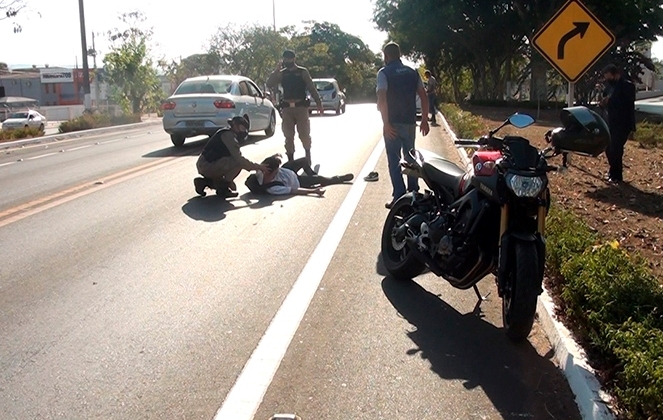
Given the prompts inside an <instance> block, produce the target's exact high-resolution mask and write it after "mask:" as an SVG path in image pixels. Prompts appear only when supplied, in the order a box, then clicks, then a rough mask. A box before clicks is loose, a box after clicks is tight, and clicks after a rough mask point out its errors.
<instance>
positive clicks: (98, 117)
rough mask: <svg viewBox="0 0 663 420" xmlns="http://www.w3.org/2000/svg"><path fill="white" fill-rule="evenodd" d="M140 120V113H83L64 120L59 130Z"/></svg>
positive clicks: (107, 125) (67, 131)
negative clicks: (117, 114)
mask: <svg viewBox="0 0 663 420" xmlns="http://www.w3.org/2000/svg"><path fill="white" fill-rule="evenodd" d="M140 121H141V117H140V115H120V116H111V115H109V114H83V115H81V116H80V117H77V118H74V119H73V120H69V121H63V122H62V123H61V124H60V127H59V128H58V130H59V131H60V133H69V132H72V131H81V130H90V129H93V128H101V127H110V126H114V125H124V124H133V123H138V122H140Z"/></svg>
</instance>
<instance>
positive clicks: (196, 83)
mask: <svg viewBox="0 0 663 420" xmlns="http://www.w3.org/2000/svg"><path fill="white" fill-rule="evenodd" d="M231 86H232V81H230V80H211V79H209V80H189V81H184V82H182V84H181V85H180V86H179V87H178V88H177V90H176V91H175V95H188V94H191V93H229V92H230V87H231Z"/></svg>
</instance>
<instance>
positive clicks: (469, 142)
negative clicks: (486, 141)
mask: <svg viewBox="0 0 663 420" xmlns="http://www.w3.org/2000/svg"><path fill="white" fill-rule="evenodd" d="M454 144H457V145H459V146H478V145H480V144H481V143H479V142H478V141H476V140H456V141H455V142H454Z"/></svg>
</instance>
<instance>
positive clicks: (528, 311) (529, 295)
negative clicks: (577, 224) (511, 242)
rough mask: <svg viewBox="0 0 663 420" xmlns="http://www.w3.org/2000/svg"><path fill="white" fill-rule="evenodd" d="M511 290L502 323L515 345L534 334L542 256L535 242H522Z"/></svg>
mask: <svg viewBox="0 0 663 420" xmlns="http://www.w3.org/2000/svg"><path fill="white" fill-rule="evenodd" d="M514 251H515V252H514V257H515V258H514V265H513V267H512V270H511V278H510V279H509V286H508V287H507V290H505V293H504V296H503V297H502V322H503V325H504V329H505V330H506V335H507V337H509V338H510V339H511V340H512V341H516V342H518V341H523V340H525V339H527V336H528V335H529V333H530V332H531V331H532V325H533V324H534V315H535V314H536V302H537V299H538V296H539V286H540V284H541V282H540V278H539V277H540V276H541V273H539V271H540V270H539V255H538V250H537V248H536V244H534V243H533V242H521V241H518V242H516V244H515V249H514Z"/></svg>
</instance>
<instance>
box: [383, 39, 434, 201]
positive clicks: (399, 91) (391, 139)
mask: <svg viewBox="0 0 663 420" xmlns="http://www.w3.org/2000/svg"><path fill="white" fill-rule="evenodd" d="M382 53H383V54H384V62H385V66H384V67H382V68H381V69H380V71H378V78H377V89H376V90H377V95H378V110H379V111H380V114H381V115H382V127H383V129H382V134H383V136H384V143H385V149H386V151H387V163H388V165H389V177H390V178H391V185H392V187H393V190H392V199H391V201H389V202H388V203H386V204H385V207H386V208H388V209H390V208H391V207H392V206H393V204H394V202H395V201H396V200H398V199H399V198H400V197H401V196H402V195H403V194H405V192H406V190H405V182H403V174H402V173H401V167H400V161H401V158H404V159H405V160H406V161H408V162H412V160H413V159H412V157H410V154H409V152H410V150H411V149H413V148H414V140H415V137H416V134H417V131H416V130H417V100H416V95H419V99H420V100H421V115H422V118H421V127H420V129H421V134H423V135H424V136H425V135H427V134H428V132H429V131H430V127H429V126H428V119H427V116H428V97H427V96H426V90H425V89H424V84H423V82H422V80H421V76H419V73H417V71H416V70H414V69H413V68H411V67H408V66H406V65H404V64H403V62H402V61H401V49H400V47H399V46H398V44H396V43H395V42H390V43H388V44H387V45H385V46H384V48H383V50H382ZM424 115H425V116H426V117H424ZM407 185H408V190H409V191H418V190H419V180H418V178H416V177H413V176H408V181H407Z"/></svg>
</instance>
